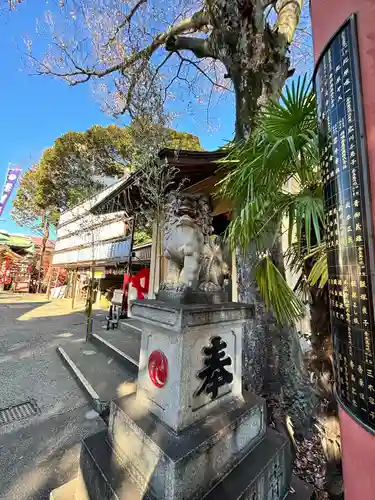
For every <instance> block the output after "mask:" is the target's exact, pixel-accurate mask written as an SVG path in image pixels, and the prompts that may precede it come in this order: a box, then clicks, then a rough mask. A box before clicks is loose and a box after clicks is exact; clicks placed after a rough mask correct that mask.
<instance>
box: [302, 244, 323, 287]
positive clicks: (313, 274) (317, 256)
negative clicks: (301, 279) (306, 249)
mask: <svg viewBox="0 0 375 500" xmlns="http://www.w3.org/2000/svg"><path fill="white" fill-rule="evenodd" d="M307 259H314V260H315V263H314V265H313V267H312V269H311V271H310V274H309V276H308V281H309V283H310V285H311V286H315V285H316V284H318V286H319V288H324V286H325V285H326V284H327V282H328V261H327V250H326V246H325V244H322V245H319V246H318V247H316V248H314V249H313V250H312V251H311V252H310V253H309V254H308V255H306V257H305V260H307Z"/></svg>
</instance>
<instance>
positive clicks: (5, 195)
mask: <svg viewBox="0 0 375 500" xmlns="http://www.w3.org/2000/svg"><path fill="white" fill-rule="evenodd" d="M20 174H21V169H20V168H8V172H7V175H6V177H5V183H4V187H3V190H2V192H1V197H0V215H2V213H3V211H4V208H5V205H6V204H7V201H8V200H9V198H10V195H11V194H12V191H13V189H14V186H15V185H16V182H17V179H18V177H19V176H20Z"/></svg>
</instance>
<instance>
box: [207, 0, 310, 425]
mask: <svg viewBox="0 0 375 500" xmlns="http://www.w3.org/2000/svg"><path fill="white" fill-rule="evenodd" d="M301 3H302V2H301V1H300V0H293V6H292V7H293V9H294V7H295V6H296V5H300V4H301ZM279 4H280V8H281V9H285V8H286V7H287V3H286V2H285V1H283V2H279ZM294 4H296V5H294ZM288 5H289V4H288ZM210 6H211V10H210V13H211V18H212V25H213V30H212V34H211V36H210V45H211V47H213V50H214V52H215V53H216V54H218V55H219V58H220V59H221V61H222V62H223V63H224V64H225V66H226V68H227V71H228V76H229V77H230V78H231V79H232V82H233V86H234V90H235V96H236V129H235V132H236V140H241V139H245V138H247V137H249V136H250V134H251V131H252V129H253V125H254V119H255V117H256V113H257V111H258V110H259V108H260V107H261V106H262V105H263V104H264V103H265V102H266V100H267V99H269V98H271V97H275V96H277V95H278V94H280V93H281V91H282V88H283V86H284V83H285V81H286V79H287V78H288V76H289V75H290V61H289V58H288V56H287V54H286V49H287V46H288V43H289V37H290V31H288V30H287V29H286V28H287V26H286V25H287V23H286V21H285V16H286V15H288V16H289V21H290V22H291V14H293V12H290V11H288V12H286V11H285V10H284V18H283V19H284V21H283V25H282V26H281V27H280V30H281V31H285V34H284V33H281V34H280V33H278V32H274V31H271V29H270V28H268V27H267V26H266V27H265V25H264V17H263V3H262V2H254V1H252V2H248V3H247V7H246V8H244V6H243V3H241V2H239V1H238V0H233V1H232V2H227V1H222V0H212V2H211V4H210ZM288 8H289V7H288ZM281 20H282V19H281ZM296 23H298V15H297V16H296V17H295V19H294V25H293V23H292V22H291V24H292V26H291V30H292V31H293V30H295V27H296ZM293 32H294V31H293ZM271 255H272V258H273V260H274V262H275V263H276V264H277V266H278V268H279V270H280V271H281V272H282V273H283V274H285V269H284V260H283V255H282V249H281V240H280V238H277V240H276V244H275V246H274V248H273V249H272V251H271ZM236 260H237V270H238V274H237V285H238V298H239V300H240V301H242V302H246V303H250V304H254V305H255V318H254V320H253V321H249V322H248V323H246V324H245V325H244V336H243V341H244V350H243V378H244V383H245V386H248V387H251V388H252V389H253V390H254V391H255V392H256V393H258V394H260V395H262V396H264V397H265V398H266V400H267V402H268V404H269V410H270V411H269V414H270V418H271V419H273V420H279V419H282V420H284V419H285V416H286V415H289V416H290V417H291V419H292V422H293V424H294V428H295V433H298V432H300V433H302V432H303V430H304V429H306V428H308V427H309V426H310V423H311V415H312V411H313V408H314V401H315V398H314V393H313V389H312V387H311V384H310V383H309V379H308V374H307V370H306V368H305V366H304V362H303V356H302V351H301V346H300V342H299V338H298V334H297V331H296V329H295V328H294V327H290V328H282V327H281V326H280V325H279V324H278V323H277V321H276V318H275V316H274V314H273V312H272V311H267V310H266V307H265V304H264V301H263V300H262V298H261V297H260V295H259V291H258V288H257V284H256V281H255V276H254V268H255V264H256V263H257V261H258V255H257V252H256V248H255V247H254V246H253V245H249V248H248V249H247V251H246V252H241V251H237V258H236ZM284 421H285V420H284Z"/></svg>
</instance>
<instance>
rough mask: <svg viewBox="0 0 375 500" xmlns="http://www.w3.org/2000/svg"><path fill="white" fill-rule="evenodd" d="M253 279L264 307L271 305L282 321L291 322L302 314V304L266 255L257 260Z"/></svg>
mask: <svg viewBox="0 0 375 500" xmlns="http://www.w3.org/2000/svg"><path fill="white" fill-rule="evenodd" d="M255 279H256V281H257V284H258V287H259V292H260V294H261V295H262V297H263V299H264V302H265V304H266V308H267V309H269V308H270V307H271V306H272V308H273V310H274V312H275V314H276V317H277V318H279V320H280V321H281V322H282V323H285V324H291V323H293V321H294V320H295V319H296V318H300V317H301V316H302V315H303V305H302V304H301V302H300V300H299V299H298V298H297V296H296V295H295V293H294V292H293V291H292V290H291V289H290V287H289V286H288V284H287V282H286V281H285V279H284V277H283V275H282V274H281V273H280V271H279V270H278V269H277V267H276V266H275V264H274V263H273V262H272V260H271V259H270V258H269V257H268V256H264V257H263V258H261V259H260V260H259V262H258V264H257V266H256V269H255Z"/></svg>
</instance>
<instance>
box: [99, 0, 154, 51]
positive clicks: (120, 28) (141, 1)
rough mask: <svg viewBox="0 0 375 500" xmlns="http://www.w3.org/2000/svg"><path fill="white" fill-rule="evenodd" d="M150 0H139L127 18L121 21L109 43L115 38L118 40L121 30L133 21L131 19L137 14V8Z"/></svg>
mask: <svg viewBox="0 0 375 500" xmlns="http://www.w3.org/2000/svg"><path fill="white" fill-rule="evenodd" d="M147 1H148V0H139V1H138V2H137V3H136V4H135V5H134V7H133V8H132V9H131V11H130V12H129V14H128V15H127V16H126V17H125V20H124V21H123V22H122V23H120V24H119V25H118V26H117V28H116V30H115V33H114V35H113V36H112V37H111V38H110V39H109V40H108V43H109V44H110V43H113V42H114V41H115V40H116V37H117V35H118V34H119V33H120V31H121V30H122V29H123V28H125V26H126V25H129V24H130V23H131V20H132V18H133V17H134V16H135V14H136V12H137V10H138V9H139V8H140V7H141V6H142V5H145V4H146V3H147Z"/></svg>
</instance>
